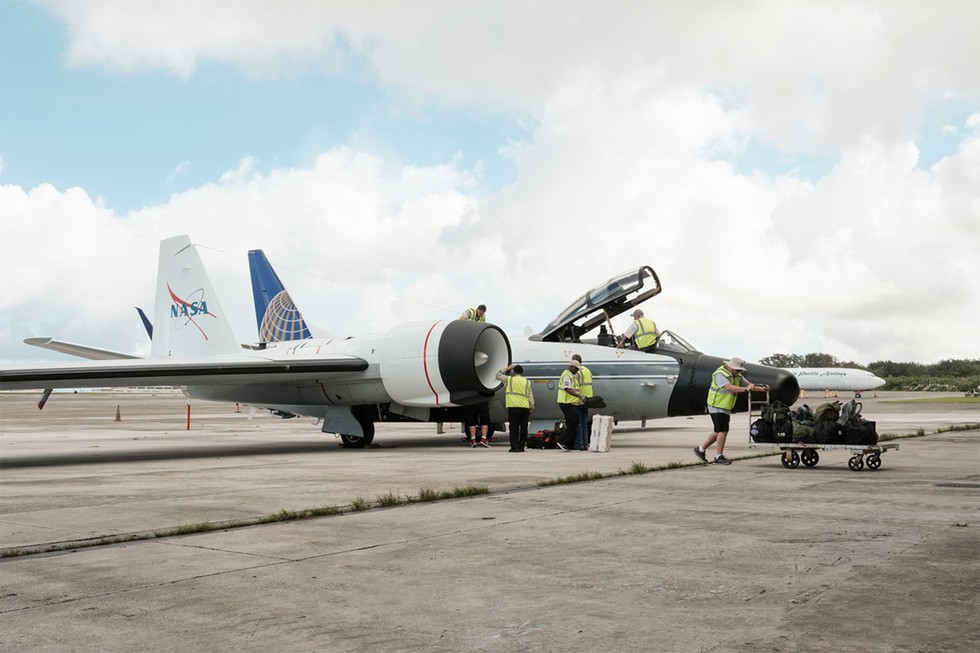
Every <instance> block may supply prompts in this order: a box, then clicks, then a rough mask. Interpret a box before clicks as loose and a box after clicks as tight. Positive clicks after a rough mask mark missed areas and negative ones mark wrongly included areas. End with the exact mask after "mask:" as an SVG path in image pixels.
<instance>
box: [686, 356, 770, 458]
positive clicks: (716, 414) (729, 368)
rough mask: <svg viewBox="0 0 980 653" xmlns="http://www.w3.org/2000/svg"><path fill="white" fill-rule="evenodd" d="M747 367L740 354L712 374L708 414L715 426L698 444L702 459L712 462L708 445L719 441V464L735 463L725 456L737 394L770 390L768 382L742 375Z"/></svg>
mask: <svg viewBox="0 0 980 653" xmlns="http://www.w3.org/2000/svg"><path fill="white" fill-rule="evenodd" d="M744 371H745V361H743V360H742V359H741V358H739V357H738V356H732V358H731V360H727V361H725V362H724V363H722V364H721V366H720V367H719V368H718V369H717V370H715V373H714V374H712V375H711V388H710V389H709V390H708V414H709V415H710V416H711V424H712V427H713V428H714V431H712V433H711V435H709V436H708V439H707V440H705V441H704V444H702V445H701V446H700V447H694V455H696V456H697V457H698V458H700V459H701V461H702V462H708V458H707V456H705V452H706V451H707V449H708V447H710V446H711V445H712V444H715V443H716V442H717V446H716V447H715V459H714V461H713V462H714V463H715V464H716V465H731V464H732V461H730V460H729V459H728V458H725V439H726V438H727V437H728V429H729V423H730V420H731V415H732V409H733V408H735V400H736V398H737V397H736V395H738V394H740V393H742V392H752V391H753V390H768V389H769V386H768V385H756V384H754V383H751V382H750V381H749V380H748V379H746V378H744V377H743V376H742V372H744Z"/></svg>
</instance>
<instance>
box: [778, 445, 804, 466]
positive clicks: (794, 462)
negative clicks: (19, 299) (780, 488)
mask: <svg viewBox="0 0 980 653" xmlns="http://www.w3.org/2000/svg"><path fill="white" fill-rule="evenodd" d="M780 462H781V463H783V467H785V468H786V469H796V468H797V467H799V466H800V454H798V453H796V452H795V451H793V450H792V449H787V450H786V451H784V452H783V455H782V457H780Z"/></svg>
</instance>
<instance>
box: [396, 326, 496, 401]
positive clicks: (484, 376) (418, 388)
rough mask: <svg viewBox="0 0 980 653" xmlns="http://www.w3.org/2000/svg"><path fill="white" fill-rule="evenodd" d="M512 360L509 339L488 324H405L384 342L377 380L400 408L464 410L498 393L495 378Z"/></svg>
mask: <svg viewBox="0 0 980 653" xmlns="http://www.w3.org/2000/svg"><path fill="white" fill-rule="evenodd" d="M510 357H511V350H510V341H508V339H507V336H506V335H504V332H503V331H501V330H500V328H498V327H496V326H494V325H492V324H487V323H486V322H471V321H467V320H451V321H441V322H436V323H435V324H407V325H404V326H401V327H397V328H395V329H393V330H392V331H391V332H390V333H389V334H388V335H387V336H386V337H385V339H384V343H383V345H382V352H381V370H380V371H381V379H382V381H383V383H384V387H385V390H386V391H387V393H388V394H389V395H390V396H391V398H392V400H394V401H395V402H397V403H399V404H401V405H403V406H424V407H428V406H433V405H435V406H462V405H466V404H473V403H478V402H480V401H484V400H486V399H487V398H489V397H490V396H492V395H493V393H494V392H495V391H496V390H497V389H498V388H500V386H501V384H500V381H498V380H497V378H496V373H497V372H498V371H499V370H501V369H503V368H505V367H507V365H508V364H509V363H510Z"/></svg>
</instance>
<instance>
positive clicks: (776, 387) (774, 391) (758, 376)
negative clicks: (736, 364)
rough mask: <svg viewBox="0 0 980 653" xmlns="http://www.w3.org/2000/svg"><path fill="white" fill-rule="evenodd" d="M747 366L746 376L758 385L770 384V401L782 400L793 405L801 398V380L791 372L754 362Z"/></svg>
mask: <svg viewBox="0 0 980 653" xmlns="http://www.w3.org/2000/svg"><path fill="white" fill-rule="evenodd" d="M745 368H746V369H745V378H747V379H749V380H750V381H752V383H755V384H756V385H768V386H769V401H781V402H783V403H784V404H786V405H787V406H791V405H792V404H793V403H794V402H795V401H796V400H797V399H799V398H800V382H799V381H797V380H796V377H795V376H793V374H792V373H791V372H787V371H786V370H781V369H778V368H775V367H767V366H765V365H754V364H752V363H749V364H747V365H746V366H745Z"/></svg>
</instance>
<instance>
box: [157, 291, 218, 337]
mask: <svg viewBox="0 0 980 653" xmlns="http://www.w3.org/2000/svg"><path fill="white" fill-rule="evenodd" d="M167 292H168V293H170V298H171V299H172V300H173V303H172V304H170V319H171V324H173V325H174V329H175V330H177V329H183V328H184V327H187V326H188V325H194V327H195V328H196V329H197V330H198V331H200V332H201V335H202V336H204V339H205V340H207V339H208V334H207V332H206V331H205V330H204V327H202V326H201V325H200V324H198V320H199V319H200V318H201V317H203V316H207V317H213V318H215V319H217V318H218V316H217V315H215V314H214V313H211V312H210V311H208V303H207V301H206V300H205V299H204V289H203V288H198V289H196V290H193V291H191V293H190V294H189V295H188V296H187V297H186V298H181V297H178V296H177V293H175V292H174V291H173V288H171V287H170V284H169V283H168V284H167Z"/></svg>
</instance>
